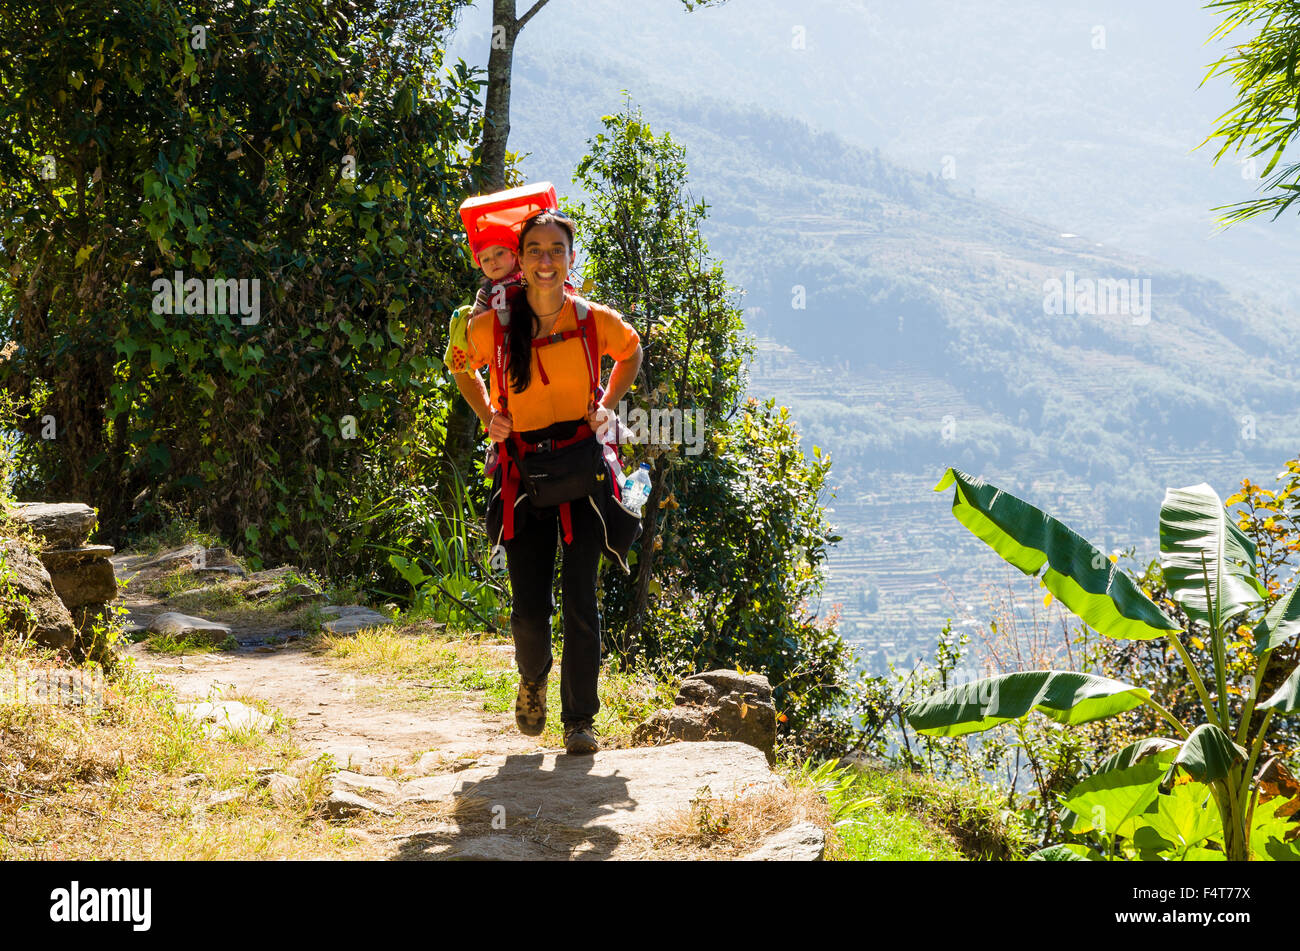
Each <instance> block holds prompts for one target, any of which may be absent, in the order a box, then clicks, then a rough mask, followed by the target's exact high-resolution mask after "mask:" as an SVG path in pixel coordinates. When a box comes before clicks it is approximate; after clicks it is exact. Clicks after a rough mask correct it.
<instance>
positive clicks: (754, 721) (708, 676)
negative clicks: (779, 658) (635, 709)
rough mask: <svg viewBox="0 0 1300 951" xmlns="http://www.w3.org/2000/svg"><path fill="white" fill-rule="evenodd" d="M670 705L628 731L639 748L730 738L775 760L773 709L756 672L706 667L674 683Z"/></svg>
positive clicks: (764, 681) (767, 690)
mask: <svg viewBox="0 0 1300 951" xmlns="http://www.w3.org/2000/svg"><path fill="white" fill-rule="evenodd" d="M674 704H675V706H674V707H673V708H672V709H671V710H656V711H655V712H654V713H653V714H652V715H651V717H650V719H649V720H647V721H646V722H645V723H642V724H641V725H640V726H638V727H637V728H636V729H635V730H633V731H632V742H634V743H636V744H637V745H639V746H649V745H658V744H660V743H670V742H673V741H676V740H685V741H691V742H699V741H702V740H731V741H734V742H737V743H747V744H749V745H750V746H752V747H754V748H755V749H758V750H762V752H763V755H765V756H766V757H767V761H768V762H769V763H775V762H776V753H775V747H776V707H775V706H774V705H773V703H772V687H771V685H770V684H769V683H768V682H767V678H766V677H764V676H763V675H762V674H741V673H739V672H738V671H735V670H710V671H705V672H703V673H699V674H694V675H692V676H690V677H687V678H686V679H685V680H683V681H682V682H681V685H680V686H679V687H678V690H677V696H676V698H675V700H674Z"/></svg>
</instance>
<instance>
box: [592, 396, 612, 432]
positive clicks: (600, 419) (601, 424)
mask: <svg viewBox="0 0 1300 951" xmlns="http://www.w3.org/2000/svg"><path fill="white" fill-rule="evenodd" d="M613 416H614V414H613V413H612V412H610V410H609V408H608V407H605V406H601V405H599V404H595V403H593V404H592V405H591V406H589V407H588V408H587V425H588V426H590V427H591V431H592V432H593V433H595V434H596V435H597V436H599V435H600V434H601V432H602V431H603V430H604V429H605V427H606V426H608V425H609V423H610V420H611V419H613Z"/></svg>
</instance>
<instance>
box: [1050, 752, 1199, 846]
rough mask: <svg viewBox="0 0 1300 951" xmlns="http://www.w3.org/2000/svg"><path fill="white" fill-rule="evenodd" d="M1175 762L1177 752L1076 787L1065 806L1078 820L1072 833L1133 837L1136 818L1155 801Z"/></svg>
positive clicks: (1094, 777) (1111, 771)
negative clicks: (1093, 831) (1100, 832)
mask: <svg viewBox="0 0 1300 951" xmlns="http://www.w3.org/2000/svg"><path fill="white" fill-rule="evenodd" d="M1173 758H1174V751H1172V750H1168V749H1167V750H1163V751H1161V752H1159V753H1156V754H1153V755H1150V756H1147V757H1146V758H1144V759H1142V760H1141V761H1140V762H1137V763H1135V764H1133V765H1130V766H1122V767H1117V768H1114V769H1109V770H1106V771H1105V772H1098V773H1094V774H1093V775H1091V776H1089V777H1088V778H1087V779H1085V780H1083V781H1082V782H1080V783H1077V784H1076V785H1075V786H1074V788H1073V789H1071V790H1070V793H1069V795H1068V796H1066V797H1065V805H1066V806H1067V807H1068V808H1069V810H1070V811H1071V812H1073V813H1074V814H1075V816H1076V818H1075V821H1074V824H1073V826H1072V829H1071V831H1073V832H1089V831H1091V830H1093V829H1097V830H1099V831H1102V832H1105V833H1106V834H1107V835H1125V836H1128V835H1132V834H1133V830H1134V828H1135V826H1136V821H1137V816H1139V815H1140V814H1141V813H1143V812H1145V811H1146V810H1147V808H1149V807H1150V806H1151V805H1152V803H1154V802H1155V801H1156V796H1157V795H1158V794H1159V786H1160V777H1161V776H1162V775H1163V774H1164V772H1165V768H1166V767H1167V766H1168V765H1169V762H1170V761H1171V760H1172V759H1173Z"/></svg>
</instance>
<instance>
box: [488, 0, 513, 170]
mask: <svg viewBox="0 0 1300 951" xmlns="http://www.w3.org/2000/svg"><path fill="white" fill-rule="evenodd" d="M520 28H521V24H520V23H519V20H518V19H517V18H516V17H515V0H492V40H491V44H492V45H491V49H490V50H489V52H488V86H487V97H486V99H485V100H484V103H483V155H482V158H481V159H480V174H481V176H482V179H481V183H482V187H483V190H484V191H485V192H495V191H501V189H503V188H505V187H506V142H507V140H509V138H510V71H511V69H513V67H514V59H515V38H516V37H518V36H519V30H520Z"/></svg>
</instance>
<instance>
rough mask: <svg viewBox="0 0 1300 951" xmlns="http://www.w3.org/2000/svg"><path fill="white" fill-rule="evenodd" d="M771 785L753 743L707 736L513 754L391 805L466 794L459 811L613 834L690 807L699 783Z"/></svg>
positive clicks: (406, 788) (445, 777) (406, 792)
mask: <svg viewBox="0 0 1300 951" xmlns="http://www.w3.org/2000/svg"><path fill="white" fill-rule="evenodd" d="M771 784H777V785H780V784H781V780H780V779H779V778H778V777H776V776H774V775H773V774H772V772H771V771H770V770H769V769H768V765H767V760H766V758H764V756H763V754H762V753H760V752H759V751H758V750H756V749H754V748H753V747H752V746H749V745H747V744H744V743H726V742H708V741H706V742H701V743H679V744H673V745H671V746H659V747H644V748H640V749H626V750H605V751H601V752H598V753H596V754H594V755H592V756H570V755H568V754H566V753H556V752H545V753H527V754H515V755H511V756H507V757H501V758H499V759H498V761H497V762H495V763H493V764H491V765H487V766H475V767H472V768H470V769H465V770H461V771H460V772H456V773H449V774H442V775H436V776H422V777H419V778H417V779H412V780H410V781H408V782H405V783H402V784H401V788H400V798H398V799H397V804H398V806H399V807H400V806H401V805H402V804H407V803H421V802H445V801H451V800H457V799H465V800H467V802H466V803H465V805H464V808H466V809H470V810H472V809H474V808H482V809H483V810H485V812H486V814H487V815H488V816H489V817H490V816H491V814H492V809H493V807H494V806H500V807H501V808H502V810H503V811H504V815H505V816H507V817H518V816H529V817H532V816H537V817H538V818H544V819H547V820H550V821H554V822H558V823H561V824H563V825H565V826H568V827H570V828H574V829H582V830H586V831H588V832H593V831H594V832H604V833H608V834H612V835H615V836H617V835H623V834H627V833H632V832H636V831H638V830H641V829H645V828H648V827H649V826H652V825H654V824H655V823H657V822H660V821H662V820H664V819H666V818H668V817H669V816H672V815H674V814H676V813H679V812H681V811H683V810H689V809H690V808H691V800H692V799H694V798H695V796H696V795H697V793H698V792H699V790H700V788H701V787H703V786H708V787H709V788H710V790H711V791H712V792H713V794H714V795H716V796H727V797H730V796H733V795H740V794H742V793H745V792H749V791H753V790H756V789H761V788H764V787H767V786H769V785H771ZM476 801H477V802H476Z"/></svg>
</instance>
